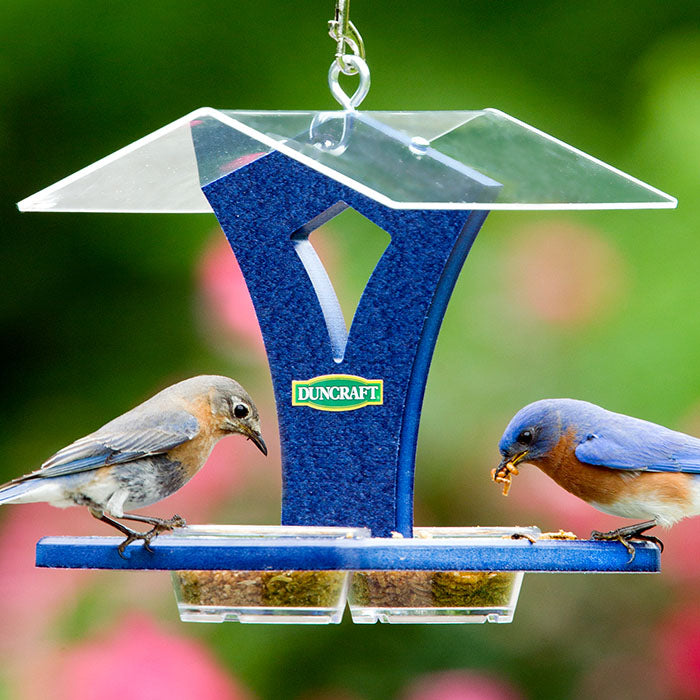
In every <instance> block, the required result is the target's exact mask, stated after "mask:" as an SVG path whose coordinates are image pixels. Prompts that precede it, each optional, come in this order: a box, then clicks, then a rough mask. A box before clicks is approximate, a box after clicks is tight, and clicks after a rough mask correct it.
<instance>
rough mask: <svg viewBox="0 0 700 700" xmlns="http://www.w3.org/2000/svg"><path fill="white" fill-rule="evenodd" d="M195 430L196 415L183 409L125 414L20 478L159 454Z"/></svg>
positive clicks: (45, 475) (187, 438) (41, 476)
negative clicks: (144, 413)
mask: <svg viewBox="0 0 700 700" xmlns="http://www.w3.org/2000/svg"><path fill="white" fill-rule="evenodd" d="M127 418H128V419H127ZM198 433H199V423H198V421H197V419H196V418H195V417H194V416H193V415H192V414H191V413H188V412H187V411H184V410H175V411H166V412H159V413H158V415H156V416H150V417H147V418H146V419H144V420H139V418H138V416H137V415H132V416H129V415H128V414H126V415H124V416H121V417H120V418H117V419H115V420H113V421H112V422H110V423H107V425H105V426H104V427H102V428H100V429H99V430H98V431H96V432H94V433H92V434H90V435H87V436H86V437H84V438H80V439H79V440H76V441H75V442H74V443H71V444H70V445H68V446H67V447H64V448H63V449H62V450H59V451H58V452H57V453H56V454H55V455H53V457H50V458H49V459H47V460H46V462H44V464H43V465H42V466H41V469H38V470H37V471H35V472H32V473H31V474H29V475H28V476H26V477H23V479H27V478H31V479H37V478H48V477H55V476H64V475H66V474H75V473H78V472H84V471H89V470H91V469H98V468H99V467H103V466H108V465H110V464H121V463H123V462H130V461H132V460H135V459H139V458H141V457H147V456H150V455H156V454H162V453H163V452H167V451H168V450H171V449H172V448H173V447H177V446H178V445H182V444H183V443H184V442H187V441H188V440H191V439H192V438H193V437H195V436H196V435H197V434H198Z"/></svg>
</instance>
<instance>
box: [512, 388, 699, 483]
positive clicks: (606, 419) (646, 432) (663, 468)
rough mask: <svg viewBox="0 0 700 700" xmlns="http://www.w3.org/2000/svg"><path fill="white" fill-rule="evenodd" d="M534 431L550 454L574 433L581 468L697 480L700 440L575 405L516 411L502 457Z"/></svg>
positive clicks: (556, 402)
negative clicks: (681, 475) (689, 476)
mask: <svg viewBox="0 0 700 700" xmlns="http://www.w3.org/2000/svg"><path fill="white" fill-rule="evenodd" d="M533 427H534V428H536V430H537V431H538V433H539V435H538V438H540V436H541V438H544V440H543V442H544V446H545V447H546V448H547V449H552V448H553V447H554V444H555V443H556V441H557V440H558V439H559V438H560V436H561V435H563V434H565V433H567V432H568V431H573V432H574V435H575V437H574V441H575V443H576V444H577V446H576V450H575V451H576V457H577V458H578V459H579V460H580V461H581V462H584V463H586V464H592V465H596V466H601V467H608V468H610V469H625V470H634V471H650V472H688V473H691V474H700V439H698V438H695V437H691V436H690V435H686V434H685V433H680V432H678V431H675V430H670V429H669V428H665V427H664V426H662V425H658V424H657V423H651V422H649V421H645V420H641V419H639V418H632V417H631V416H626V415H623V414H621V413H613V412H612V411H608V410H606V409H604V408H601V407H600V406H596V405H595V404H592V403H588V402H587V401H578V400H575V399H545V400H542V401H536V402H535V403H532V404H529V405H528V406H525V408H523V409H521V410H520V411H518V413H517V414H516V415H515V417H514V418H513V419H512V421H511V422H510V424H509V425H508V427H507V428H506V431H505V433H504V435H503V438H502V439H501V444H500V448H501V452H504V449H506V450H507V448H508V446H509V445H511V444H513V443H514V442H516V441H517V436H518V435H519V434H520V433H521V432H522V431H523V430H526V429H528V428H533ZM555 427H556V430H554V428H555ZM550 432H551V436H548V433H550ZM538 441H539V440H538ZM504 453H505V452H504Z"/></svg>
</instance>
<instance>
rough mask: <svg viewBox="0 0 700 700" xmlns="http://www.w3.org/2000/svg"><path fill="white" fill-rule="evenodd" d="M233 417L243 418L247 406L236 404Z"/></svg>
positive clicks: (246, 413) (245, 414)
mask: <svg viewBox="0 0 700 700" xmlns="http://www.w3.org/2000/svg"><path fill="white" fill-rule="evenodd" d="M233 415H234V416H236V418H245V417H246V416H247V415H248V406H246V405H245V404H243V403H239V404H236V407H235V408H234V409H233Z"/></svg>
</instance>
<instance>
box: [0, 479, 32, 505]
mask: <svg viewBox="0 0 700 700" xmlns="http://www.w3.org/2000/svg"><path fill="white" fill-rule="evenodd" d="M35 486H36V482H34V481H33V480H32V481H14V482H13V481H10V482H9V483H7V484H5V485H3V486H0V504H2V503H16V502H17V501H18V500H20V499H22V497H23V496H26V495H27V494H28V492H29V491H32V490H33V489H34V487H35ZM20 502H21V501H20Z"/></svg>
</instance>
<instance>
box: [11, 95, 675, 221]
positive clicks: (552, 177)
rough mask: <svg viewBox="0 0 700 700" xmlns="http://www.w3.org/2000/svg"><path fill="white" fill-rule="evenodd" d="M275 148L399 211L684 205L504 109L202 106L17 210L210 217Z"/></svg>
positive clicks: (61, 182)
mask: <svg viewBox="0 0 700 700" xmlns="http://www.w3.org/2000/svg"><path fill="white" fill-rule="evenodd" d="M195 143H196V154H195ZM271 150H277V151H280V152H281V153H284V154H285V155H287V156H289V157H291V158H294V159H295V160H297V161H300V162H301V163H304V164H305V165H307V166H308V167H310V168H313V169H314V170H317V171H319V172H321V173H323V174H325V175H327V176H328V177H331V178H333V179H335V180H338V181H339V182H341V183H343V184H344V185H347V186H349V187H351V188H353V189H355V190H357V191H359V192H361V193H363V194H365V195H367V196H368V197H371V198H372V199H374V200H376V201H378V202H380V203H382V204H385V205H386V206H389V207H392V208H398V209H642V208H663V207H675V206H676V200H675V199H674V198H673V197H671V196H669V195H667V194H664V193H663V192H661V191H660V190H658V189H656V188H654V187H651V186H649V185H646V184H645V183H643V182H641V181H639V180H637V179H635V178H633V177H631V176H629V175H626V174H625V173H623V172H621V171H619V170H617V169H615V168H612V167H611V166H609V165H606V164H605V163H603V162H601V161H599V160H597V159H595V158H593V157H591V156H589V155H586V154H585V153H583V152H582V151H579V150H577V149H575V148H573V147H571V146H568V145H567V144H565V143H563V142H562V141H559V140H557V139H555V138H553V137H551V136H549V135H547V134H545V133H544V132H542V131H538V130H537V129H534V128H533V127H531V126H528V125H527V124H525V123H523V122H521V121H519V120H517V119H514V118H513V117H510V116H508V115H507V114H504V113H503V112H500V111H498V110H495V109H485V110H477V111H468V112H467V111H453V112H345V111H335V112H253V111H228V110H215V109H212V108H209V107H204V108H201V109H198V110H196V111H194V112H192V113H191V114H188V115H186V116H184V117H182V118H181V119H178V120H177V121H174V122H172V123H171V124H168V125H167V126H165V127H163V128H162V129H159V130H158V131H154V132H153V133H152V134H150V135H148V136H146V137H144V138H142V139H140V140H138V141H135V142H134V143H132V144H131V145H129V146H126V147H125V148H122V149H121V150H119V151H116V152H115V153H113V154H112V155H110V156H107V157H106V158H103V159H102V160H99V161H97V162H96V163H93V164H92V165H90V166H88V167H86V168H84V169H83V170H80V171H78V172H77V173H75V174H73V175H70V176H69V177H67V178H65V179H63V180H61V181H60V182H57V183H56V184H54V185H51V186H50V187H47V188H46V189H44V190H41V191H40V192H37V193H36V194H34V195H32V196H31V197H28V198H27V199H24V200H22V201H21V202H19V204H18V207H19V209H20V210H21V211H85V212H171V213H177V212H181V213H193V212H194V213H196V212H211V208H210V207H209V204H208V202H207V200H206V199H205V197H204V195H203V194H202V192H201V189H200V187H201V186H202V185H205V184H207V183H209V182H212V181H213V180H216V179H218V178H219V177H221V176H223V175H224V174H226V173H228V172H231V171H233V170H236V169H237V168H239V167H242V166H244V165H245V164H246V163H248V162H250V161H251V160H253V159H255V158H256V157H259V156H260V155H263V154H265V153H268V152H269V151H271Z"/></svg>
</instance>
